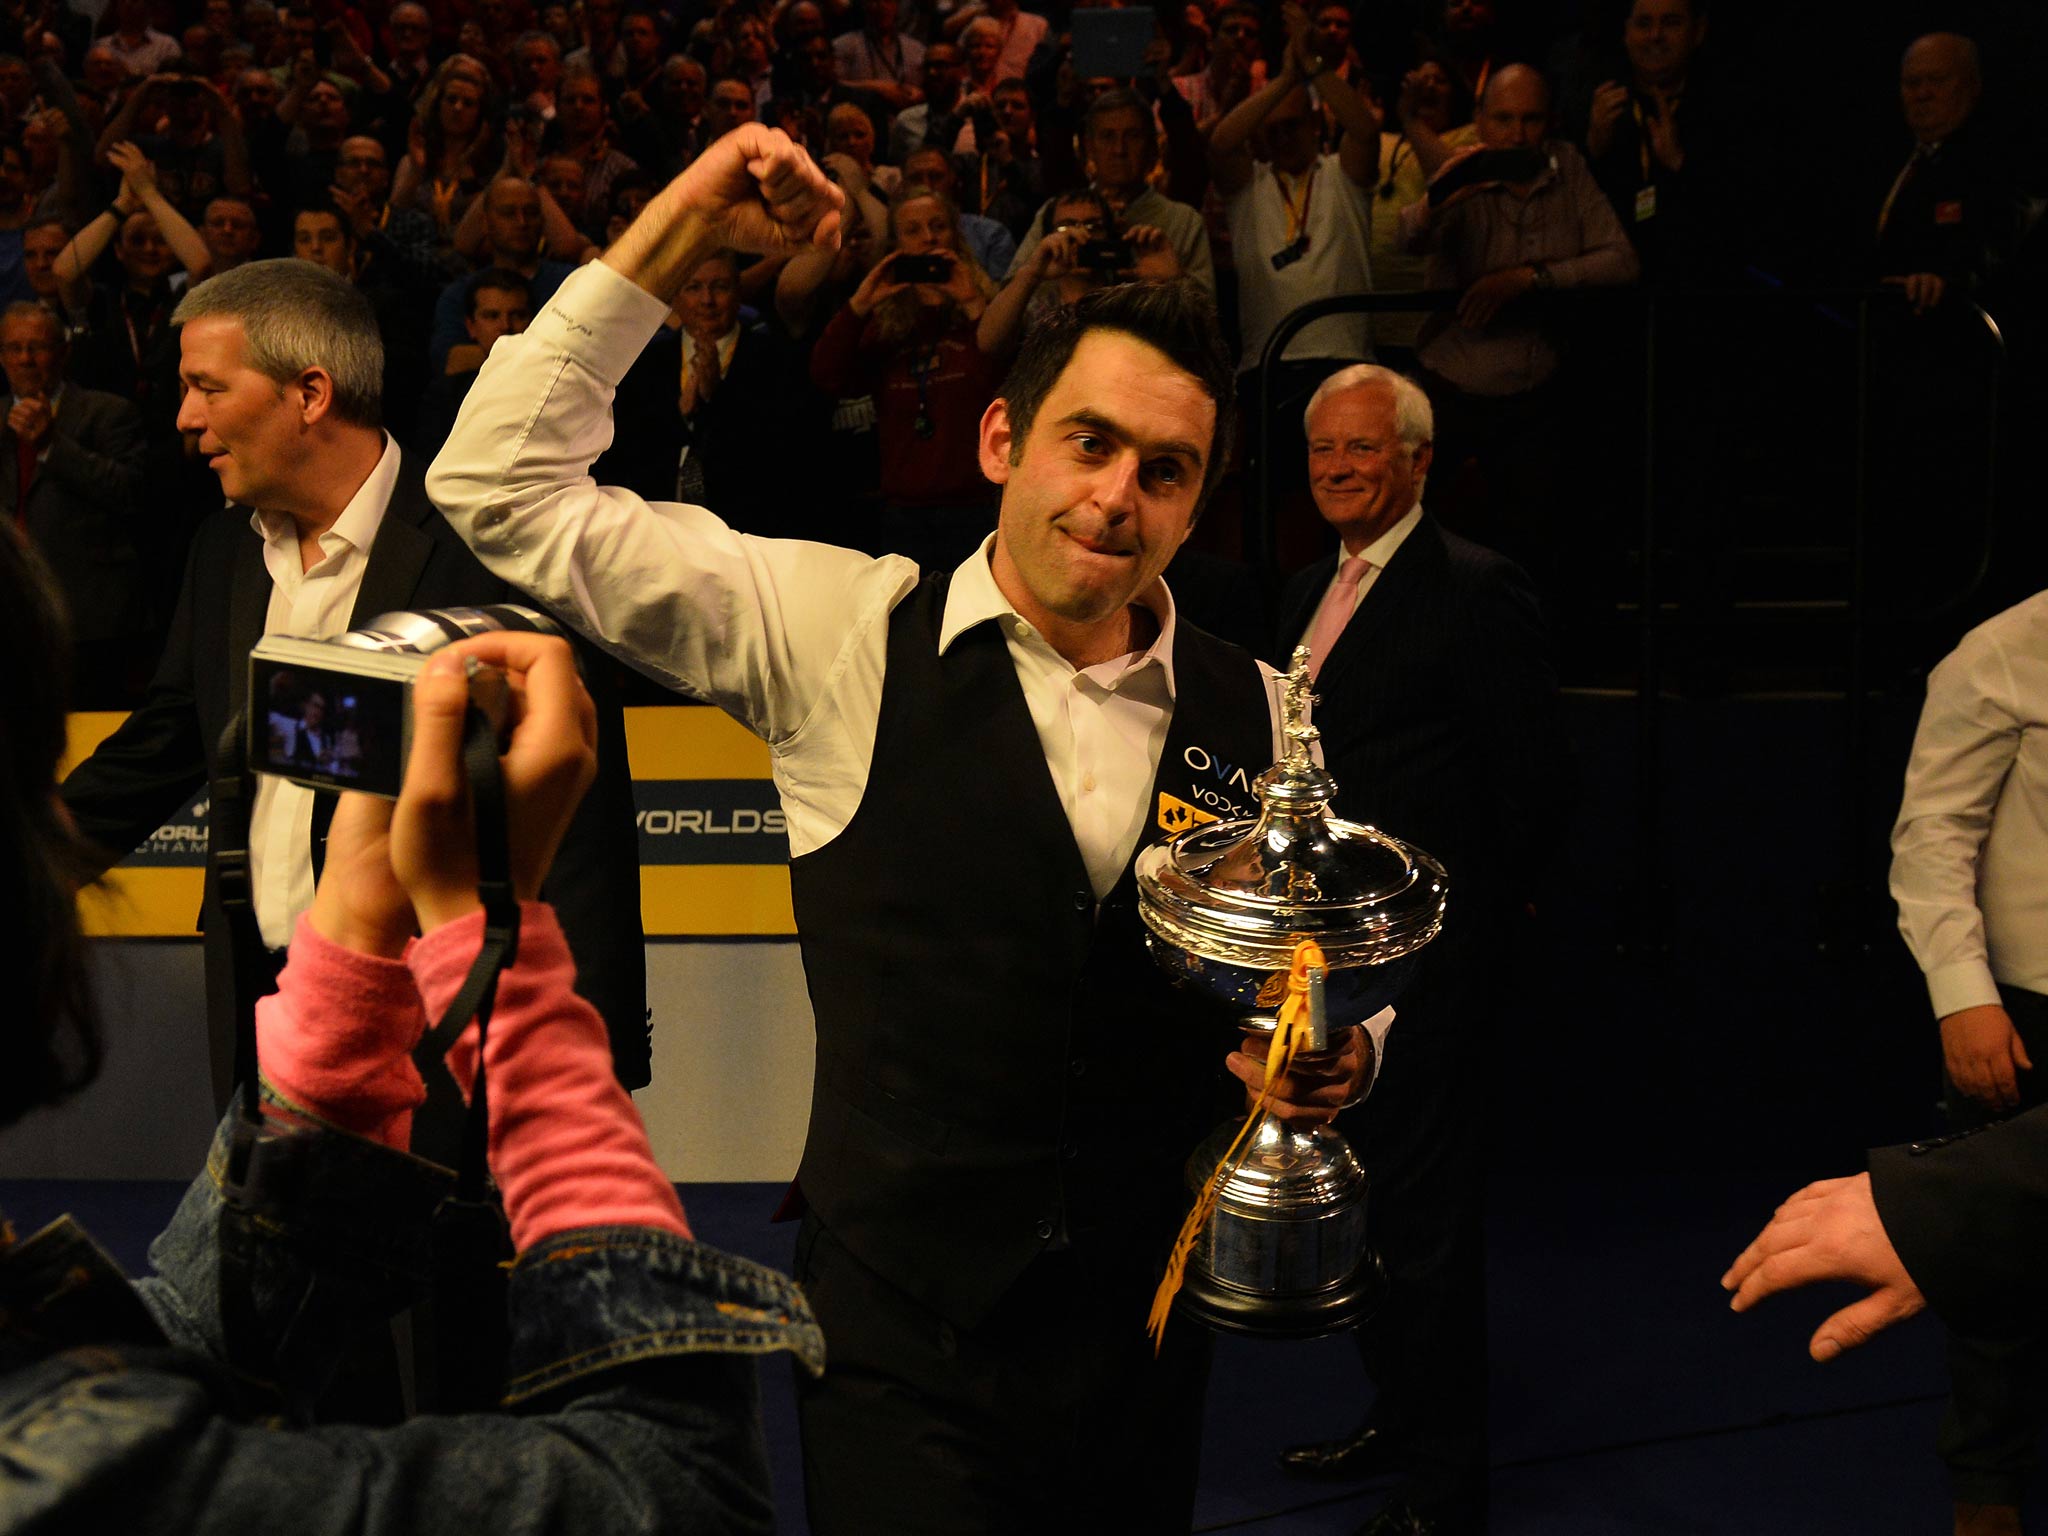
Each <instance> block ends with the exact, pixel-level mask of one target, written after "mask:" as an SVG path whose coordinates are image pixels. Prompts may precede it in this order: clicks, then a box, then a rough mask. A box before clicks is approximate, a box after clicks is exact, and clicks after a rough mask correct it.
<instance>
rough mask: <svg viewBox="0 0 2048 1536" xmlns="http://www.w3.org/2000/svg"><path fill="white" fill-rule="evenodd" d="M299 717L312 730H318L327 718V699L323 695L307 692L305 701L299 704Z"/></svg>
mask: <svg viewBox="0 0 2048 1536" xmlns="http://www.w3.org/2000/svg"><path fill="white" fill-rule="evenodd" d="M299 718H300V719H301V720H303V721H305V722H306V724H307V725H308V726H310V727H311V728H312V729H313V730H316V731H317V730H319V729H320V727H321V726H322V725H323V724H324V723H325V722H326V720H327V699H326V697H325V695H323V694H318V693H309V694H307V695H306V701H305V703H303V704H301V705H300V706H299Z"/></svg>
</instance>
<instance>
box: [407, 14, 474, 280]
mask: <svg viewBox="0 0 2048 1536" xmlns="http://www.w3.org/2000/svg"><path fill="white" fill-rule="evenodd" d="M490 82H491V77H490V72H489V71H488V70H486V69H485V68H484V66H483V65H482V64H481V63H479V62H478V61H477V60H475V59H473V58H471V57H470V56H469V55H468V54H462V53H458V54H455V55H454V56H453V57H451V58H449V59H448V60H447V61H446V62H445V63H443V64H442V66H441V67H440V68H439V69H438V70H436V71H435V72H434V78H433V80H432V81H430V82H429V83H428V85H427V88H426V89H425V90H424V91H422V92H421V93H420V103H419V107H418V109H417V110H416V111H415V112H414V114H413V120H412V128H411V130H410V147H409V152H408V153H407V154H406V156H405V158H404V159H403V160H401V161H399V162H398V171H397V174H396V175H395V176H394V177H393V179H392V184H391V206H392V207H394V208H407V207H411V208H419V209H423V210H424V211H426V212H428V213H431V214H432V215H433V216H434V222H435V224H436V226H438V228H439V229H440V232H441V243H442V244H443V245H448V244H451V243H452V242H453V240H454V238H455V227H456V225H457V224H458V223H460V222H461V219H462V215H463V214H464V213H465V212H466V211H467V210H468V208H469V204H470V200H471V199H472V198H474V197H475V196H476V194H477V193H478V192H479V191H481V190H482V188H483V178H484V175H485V173H486V172H487V171H488V170H489V169H490V167H491V164H492V160H491V155H492V141H493V138H494V134H495V124H496V122H497V108H496V104H495V102H494V101H493V99H492V92H491V83H490Z"/></svg>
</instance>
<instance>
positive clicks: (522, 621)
mask: <svg viewBox="0 0 2048 1536" xmlns="http://www.w3.org/2000/svg"><path fill="white" fill-rule="evenodd" d="M493 630H528V631H532V632H534V633H538V634H544V635H558V634H560V633H561V630H560V629H559V628H557V627H556V625H555V624H554V622H553V621H552V620H550V619H549V618H547V617H546V616H545V615H544V614H539V613H536V612H534V611H533V610H532V609H531V608H521V607H518V606H516V605H514V604H511V603H494V604H492V605H491V606H489V607H485V608H429V609H423V610H421V611H419V612H412V613H386V614H380V615H378V616H377V617H376V618H374V619H372V620H371V621H370V622H369V623H368V624H367V625H365V626H364V627H363V628H361V629H352V630H350V631H349V632H348V633H347V634H345V635H338V636H336V637H335V638H334V639H332V640H304V639H298V638H294V637H292V636H288V635H271V636H266V637H265V638H264V639H263V640H261V641H260V642H258V644H257V645H256V648H255V649H254V650H252V651H251V652H250V653H249V702H248V710H247V715H246V718H247V721H248V751H249V766H250V767H251V768H253V769H255V771H256V772H258V773H268V774H274V775H276V776H277V777H279V778H285V779H290V780H291V781H292V782H293V783H295V784H303V785H306V786H307V787H309V788H313V789H352V790H359V791H361V792H362V793H364V794H371V795H378V796H381V797H383V798H384V799H386V800H396V799H397V798H398V791H399V788H400V786H401V784H402V783H403V782H404V778H405V763H406V758H407V756H408V755H409V754H410V751H411V747H412V682H413V679H414V678H416V677H418V676H419V674H420V672H421V670H422V669H424V668H425V666H426V664H427V661H428V659H429V658H430V657H431V656H432V655H433V654H434V652H436V651H438V650H440V649H441V647H443V646H444V645H449V644H452V643H453V642H455V641H457V640H466V639H468V638H469V637H470V636H472V635H482V634H488V633H490V632H491V631H493ZM468 670H469V699H470V703H471V704H472V705H473V706H474V707H475V708H476V709H478V710H480V711H481V712H482V713H483V715H484V718H485V719H487V720H488V721H489V722H490V724H491V727H492V729H493V730H494V731H495V732H496V733H497V734H498V737H499V743H500V745H501V746H502V745H503V743H504V739H505V736H506V734H507V732H508V731H509V730H510V728H511V725H512V719H511V704H512V699H511V690H510V689H509V687H508V686H507V684H506V681H505V674H504V673H503V672H502V671H500V670H499V669H498V668H496V667H492V666H486V665H484V664H482V663H480V662H477V661H476V660H474V659H473V658H472V659H471V660H470V661H469V664H468Z"/></svg>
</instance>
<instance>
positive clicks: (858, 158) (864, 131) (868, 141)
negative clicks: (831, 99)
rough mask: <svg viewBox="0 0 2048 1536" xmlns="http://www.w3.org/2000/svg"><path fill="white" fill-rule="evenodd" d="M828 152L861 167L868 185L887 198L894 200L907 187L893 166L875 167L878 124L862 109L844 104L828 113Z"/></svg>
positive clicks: (826, 127)
mask: <svg viewBox="0 0 2048 1536" xmlns="http://www.w3.org/2000/svg"><path fill="white" fill-rule="evenodd" d="M825 153H826V154H828V155H844V156H846V158H847V159H849V160H851V161H852V162H853V163H854V164H855V165H857V166H859V167H860V170H861V174H862V175H863V176H865V177H867V179H868V185H870V186H872V187H873V188H874V189H875V190H876V192H877V193H879V194H880V195H881V196H883V197H885V198H893V197H895V195H896V194H897V192H898V191H900V190H901V189H902V186H903V172H902V171H901V170H899V169H898V168H897V167H895V166H893V165H876V164H875V125H874V122H873V121H872V120H871V119H870V118H869V117H868V115H867V113H865V112H863V111H862V110H861V109H860V108H859V107H856V106H855V105H853V103H852V102H847V101H842V102H841V103H840V104H839V105H838V106H836V107H834V108H833V109H832V110H831V111H830V112H827V113H826V114H825Z"/></svg>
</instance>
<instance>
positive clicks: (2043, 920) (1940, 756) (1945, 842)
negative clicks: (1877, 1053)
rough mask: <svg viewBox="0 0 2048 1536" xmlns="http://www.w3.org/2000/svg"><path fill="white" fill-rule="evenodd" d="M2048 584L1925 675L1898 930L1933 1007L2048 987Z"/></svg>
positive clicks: (1894, 875)
mask: <svg viewBox="0 0 2048 1536" xmlns="http://www.w3.org/2000/svg"><path fill="white" fill-rule="evenodd" d="M2043 869H2048V592H2042V593H2038V594H2036V595H2035V596H2033V597H2030V598H2028V599H2027V600H2026V601H2025V602H2023V603H2020V604H2018V605H2017V606H2015V607H2012V608H2008V609H2007V610H2006V611H2005V612H2004V613H2001V614H1999V615H1997V616H1996V617H1994V618H1991V619H1988V620H1986V621H1985V622H1984V623H1982V624H1980V625H1978V626H1977V627H1976V628H1975V629H1973V630H1971V631H1970V632H1969V633H1968V634H1967V635H1965V636H1964V637H1963V639H1962V642H1961V644H1959V645H1958V646H1957V647H1956V648H1955V650H1954V651H1952V652H1950V653H1949V655H1948V656H1947V657H1946V658H1945V659H1944V660H1943V661H1942V663H1941V665H1939V666H1937V667H1936V668H1935V669H1934V671H1933V672H1932V673H1930V674H1929V675H1928V678H1927V703H1926V705H1925V706H1924V707H1923V708H1922V710H1921V712H1920V726H1919V730H1918V731H1917V732H1916V733H1915V735H1914V737H1913V756H1912V758H1911V760H1910V761H1909V762H1908V764H1907V767H1906V788H1905V794H1904V797H1903V798H1902V800H1901V802H1900V805H1899V820H1898V824H1897V825H1896V826H1895V827H1894V828H1893V829H1892V872H1891V889H1892V896H1893V898H1894V899H1895V900H1896V901H1897V902H1898V904H1899V931H1900V932H1901V933H1902V934H1904V935H1905V938H1906V944H1907V947H1908V948H1910V949H1911V950H1912V951H1913V958H1914V959H1915V960H1917V961H1919V962H1920V969H1921V971H1922V972H1924V973H1925V975H1926V978H1927V992H1928V997H1929V999H1930V1001H1931V1002H1932V1003H1933V1005H1934V1013H1935V1016H1936V1017H1937V1018H1946V1017H1947V1016H1948V1015H1949V1014H1951V1013H1955V1012H1956V1011H1958V1010H1959V1009H1963V1008H1972V1007H1977V1006H1980V1005H1982V1004H1986V1003H1993V1004H1995V1003H1997V1002H1998V1000H1999V998H1998V983H1999V982H2004V983H2005V984H2006V985H2007V986H2014V987H2024V988H2025V989H2026V990H2028V991H2029V992H2042V993H2048V880H2044V879H2043V878H2042V874H2041V872H2042V870H2043Z"/></svg>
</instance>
